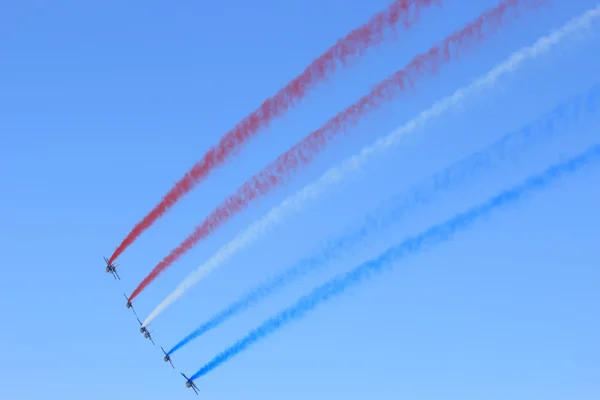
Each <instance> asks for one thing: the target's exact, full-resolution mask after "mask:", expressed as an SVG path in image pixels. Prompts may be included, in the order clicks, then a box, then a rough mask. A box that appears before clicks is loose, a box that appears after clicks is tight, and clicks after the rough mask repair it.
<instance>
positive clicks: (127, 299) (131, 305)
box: [123, 293, 139, 321]
mask: <svg viewBox="0 0 600 400" xmlns="http://www.w3.org/2000/svg"><path fill="white" fill-rule="evenodd" d="M123 296H125V301H126V302H127V303H125V307H127V308H131V311H133V313H134V314H135V316H136V317H137V313H136V312H135V310H134V309H133V303H132V302H131V301H129V297H127V295H126V294H125V293H123ZM138 321H139V320H138Z"/></svg>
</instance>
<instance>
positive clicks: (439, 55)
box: [129, 0, 544, 300]
mask: <svg viewBox="0 0 600 400" xmlns="http://www.w3.org/2000/svg"><path fill="white" fill-rule="evenodd" d="M543 2H544V0H505V1H503V2H501V3H500V4H499V5H498V6H496V7H495V8H492V9H489V10H487V11H485V12H484V13H483V14H482V15H480V16H479V17H478V18H477V19H476V20H475V21H473V22H471V23H469V24H468V25H467V26H466V27H464V28H463V29H461V30H460V31H457V32H455V33H453V34H452V35H450V36H448V37H447V38H446V39H445V40H444V41H443V42H441V43H439V44H437V45H435V46H434V47H432V48H431V49H430V50H429V51H428V52H427V53H425V54H420V55H418V56H416V57H415V58H413V60H412V61H411V62H410V63H409V64H408V65H407V66H406V67H405V68H404V69H402V70H400V71H398V72H396V73H395V74H393V75H392V76H390V77H388V78H387V79H386V80H384V81H383V82H381V83H379V84H378V85H376V86H375V87H374V88H373V89H372V90H371V92H370V93H369V94H368V95H366V96H364V97H363V98H361V99H360V100H359V101H358V102H357V103H355V104H354V105H352V106H350V107H348V108H347V109H345V110H344V111H342V112H341V113H339V114H338V115H336V116H335V117H334V118H332V119H331V120H329V121H328V122H327V123H326V124H325V125H324V126H322V127H321V128H319V129H318V130H316V131H314V132H313V133H311V134H310V135H308V136H307V137H306V138H304V139H303V140H302V141H301V142H299V143H297V144H296V145H295V146H294V147H292V148H291V149H289V150H288V151H287V152H285V153H283V154H282V155H281V156H279V158H277V160H275V162H273V163H272V164H270V165H269V166H268V167H267V168H266V169H264V170H263V171H262V172H260V173H259V174H257V175H255V176H254V177H253V178H252V179H251V180H249V181H247V182H246V183H245V184H244V185H242V186H241V187H240V188H238V190H237V192H236V193H235V194H234V195H232V196H230V197H229V198H228V199H227V200H226V201H225V202H223V203H222V204H221V205H220V206H219V207H217V208H216V209H215V210H214V211H213V212H212V213H211V214H210V215H209V216H208V217H207V218H206V219H205V220H204V222H203V223H202V225H200V226H198V227H196V229H195V231H194V233H192V234H191V235H190V236H189V237H188V238H187V239H185V240H184V241H183V242H182V243H181V244H180V245H179V247H177V248H176V249H175V250H173V251H172V252H171V254H169V255H168V256H167V257H165V258H164V259H163V260H162V261H161V262H160V263H159V264H158V265H157V266H156V267H155V268H154V269H153V270H152V272H150V274H148V276H146V278H144V280H143V281H142V282H141V283H140V284H139V285H138V287H137V288H136V289H135V290H134V291H133V293H132V294H131V296H130V297H129V300H133V299H134V298H135V297H136V296H137V295H138V294H140V292H141V291H142V290H144V289H145V288H146V286H148V285H149V284H150V282H152V281H153V280H154V279H155V278H156V277H157V276H158V275H159V274H160V273H162V271H164V270H165V269H166V268H168V267H169V266H170V265H171V264H172V263H173V262H175V261H176V260H177V259H178V258H179V257H181V256H182V255H183V254H184V253H185V252H186V251H188V250H189V249H191V248H192V247H193V246H194V245H195V244H196V243H198V242H199V241H200V240H202V239H204V238H205V237H207V236H208V235H209V234H210V233H211V232H212V231H213V230H215V229H216V228H218V227H219V226H220V225H221V224H223V223H225V222H226V221H227V220H229V219H230V218H231V217H232V216H233V215H234V214H236V213H238V212H240V211H241V210H243V209H244V208H246V206H248V204H249V203H250V202H251V201H252V200H254V199H256V198H257V197H260V196H262V195H265V194H267V193H268V192H269V191H270V190H271V189H273V188H275V187H276V186H278V185H279V184H281V183H282V182H283V181H284V180H285V179H286V178H288V177H289V176H290V175H291V174H292V173H293V172H294V171H295V170H296V169H297V168H298V167H299V166H301V165H306V164H308V163H309V162H311V161H312V160H313V159H314V157H315V156H317V155H318V154H319V152H320V151H321V150H323V149H324V148H325V146H326V145H327V143H328V142H329V141H330V140H331V139H333V138H334V137H336V136H338V135H339V134H340V133H344V132H345V131H346V129H347V128H348V127H350V126H352V125H353V124H356V123H357V122H358V121H359V119H360V118H361V117H363V116H365V115H366V114H367V113H368V112H369V111H373V110H375V109H376V108H377V107H379V106H380V105H382V104H383V103H385V102H386V101H389V100H391V99H392V98H393V97H394V95H396V94H398V93H400V92H401V91H402V90H403V89H405V87H407V86H412V84H413V83H414V81H415V80H416V79H417V78H421V77H423V76H426V75H431V74H435V73H436V72H438V69H439V68H440V67H441V66H442V65H444V64H446V63H448V62H449V61H451V60H454V59H456V58H457V57H459V56H460V55H462V54H463V53H464V52H465V51H466V50H469V49H470V48H471V47H473V45H475V44H477V43H479V42H481V41H482V40H483V39H485V38H487V37H488V36H490V35H491V34H493V33H495V32H496V31H497V30H498V29H499V28H500V27H501V25H502V24H503V23H505V22H507V21H508V20H509V19H510V18H517V17H519V16H520V14H521V11H524V9H532V8H535V7H536V6H539V5H541V3H543ZM521 7H522V9H521Z"/></svg>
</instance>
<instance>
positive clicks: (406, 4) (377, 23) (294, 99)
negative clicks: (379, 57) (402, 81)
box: [109, 0, 440, 263]
mask: <svg viewBox="0 0 600 400" xmlns="http://www.w3.org/2000/svg"><path fill="white" fill-rule="evenodd" d="M434 4H437V5H439V4H440V1H433V0H396V1H394V2H393V3H392V4H390V5H389V6H388V7H387V9H386V10H384V11H381V12H379V13H377V14H375V15H374V16H373V17H371V19H369V21H367V22H366V23H365V24H364V25H362V26H360V27H359V28H357V29H355V30H353V31H352V32H350V33H349V34H348V35H347V36H346V37H345V38H343V39H340V40H338V41H337V43H336V44H335V45H334V46H332V47H330V48H329V49H328V50H327V51H326V52H325V53H324V54H322V55H321V56H319V58H317V59H316V60H314V61H313V62H312V63H311V64H310V65H308V66H307V67H306V68H305V69H304V71H303V72H302V73H301V74H300V75H298V76H297V77H296V78H294V79H293V80H292V81H290V82H289V83H288V84H287V85H286V86H285V87H283V88H282V89H280V90H279V91H278V92H277V93H276V94H275V95H273V96H272V97H271V98H269V99H267V100H265V101H264V102H263V103H262V104H261V106H260V107H259V108H257V109H256V110H254V111H253V112H252V113H251V114H250V115H248V116H247V117H246V118H244V119H243V120H242V121H240V122H239V123H238V124H237V125H236V126H235V127H234V128H233V129H232V130H230V131H229V132H228V133H227V134H226V135H224V136H223V137H222V138H221V139H220V140H219V143H218V144H217V145H216V146H214V147H212V148H211V149H210V150H209V151H208V152H207V153H206V154H205V155H204V157H203V158H202V160H200V161H198V162H197V163H196V164H195V165H194V167H193V168H192V169H191V170H189V171H188V172H187V173H186V174H185V175H184V176H183V178H181V179H180V180H179V181H178V182H177V183H176V184H175V186H173V187H172V188H171V190H169V192H168V193H167V194H166V195H165V196H163V199H162V201H161V202H160V203H158V204H157V205H156V206H155V207H154V208H153V209H152V211H150V212H149V213H148V214H147V215H146V216H145V217H144V218H143V219H142V220H141V221H140V222H138V223H137V224H136V225H135V226H134V228H133V229H132V230H131V232H129V234H128V235H127V236H126V237H125V239H123V241H122V242H121V244H119V246H117V249H116V250H115V252H114V253H113V255H112V256H111V257H110V259H109V263H112V262H114V261H115V260H116V259H117V257H119V256H120V255H121V253H123V252H124V251H125V250H126V249H127V248H128V247H129V246H130V245H131V244H132V243H133V242H134V241H135V240H136V239H137V238H138V237H139V236H140V235H141V234H142V233H144V232H145V231H146V229H148V228H149V227H150V226H152V224H154V222H156V221H157V220H158V219H159V218H160V217H162V216H163V215H164V214H165V213H166V212H167V211H168V210H169V209H170V208H171V207H173V205H175V203H177V202H178V201H179V200H180V199H181V198H182V197H183V196H185V195H186V194H187V193H188V192H189V191H190V190H192V189H193V188H194V187H195V186H196V185H197V184H199V183H200V182H201V181H203V180H204V179H205V178H206V177H207V176H208V175H209V173H210V172H211V171H212V170H213V169H215V168H216V167H218V166H220V165H222V164H223V163H225V162H226V161H227V160H228V159H230V158H231V156H232V155H233V154H234V153H235V151H236V150H239V149H240V148H241V147H242V146H243V145H244V144H246V142H248V141H250V139H252V138H253V137H254V136H256V135H257V134H258V132H259V131H260V130H261V129H263V128H266V127H267V126H269V125H270V123H271V121H273V120H274V119H275V118H277V117H281V116H282V115H284V114H285V113H286V112H287V111H289V109H291V108H292V107H294V106H295V105H296V104H298V103H299V102H300V101H301V100H302V99H303V98H304V97H306V95H307V94H308V93H309V92H310V91H311V90H312V89H314V88H315V87H317V86H318V85H319V84H320V83H323V82H325V81H327V79H328V78H329V77H331V76H332V75H333V74H334V73H335V72H336V71H337V70H339V69H341V68H344V67H346V66H348V64H349V62H350V61H351V60H353V59H354V58H356V57H361V56H363V55H364V54H365V52H366V51H367V50H369V49H370V48H371V47H376V46H378V45H379V44H381V43H383V42H384V39H385V38H386V32H387V31H389V30H391V29H395V28H396V27H397V25H398V22H401V23H402V25H403V26H404V28H405V29H407V30H408V29H410V28H411V27H412V26H413V25H414V24H415V23H416V22H417V21H418V20H419V19H420V15H421V11H422V10H423V9H425V8H427V7H430V6H432V5H434Z"/></svg>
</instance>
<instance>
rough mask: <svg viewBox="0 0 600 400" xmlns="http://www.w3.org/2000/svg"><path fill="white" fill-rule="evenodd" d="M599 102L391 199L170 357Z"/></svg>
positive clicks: (561, 113)
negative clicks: (414, 208) (417, 207)
mask: <svg viewBox="0 0 600 400" xmlns="http://www.w3.org/2000/svg"><path fill="white" fill-rule="evenodd" d="M599 99H600V84H596V85H594V86H593V87H592V88H591V89H590V90H588V91H586V92H585V93H581V94H579V95H577V96H574V97H573V98H571V99H569V100H567V101H565V102H562V103H561V104H560V105H559V106H558V107H556V108H554V109H553V110H552V112H550V113H548V114H546V115H544V116H543V117H542V118H539V119H537V120H536V121H534V122H532V123H530V124H528V125H526V126H525V127H523V128H521V129H520V130H518V131H516V132H513V133H510V134H507V135H504V136H503V137H502V138H500V139H499V140H498V141H496V142H495V143H493V144H492V145H490V146H488V147H486V148H485V149H483V150H480V151H477V152H475V153H473V154H471V155H469V156H468V157H465V158H464V159H463V160H461V161H459V162H457V163H455V164H453V165H452V166H450V167H448V168H445V169H444V170H442V171H441V172H438V173H436V174H435V175H433V176H432V177H430V178H429V179H427V181H426V182H424V183H422V184H420V185H417V186H415V187H414V188H412V189H411V190H410V191H409V192H408V193H405V194H402V195H401V196H394V197H392V198H391V199H390V200H388V201H387V202H386V203H384V204H383V205H381V206H379V207H378V208H377V209H376V210H375V211H374V212H372V213H370V214H368V215H367V216H366V217H365V218H364V219H363V221H362V222H361V223H360V224H359V225H358V226H359V227H358V228H356V229H353V230H350V231H348V232H347V233H345V234H344V235H343V236H341V237H339V238H336V239H335V240H333V241H331V242H330V243H328V244H327V245H325V246H323V248H322V250H320V251H319V252H318V253H317V254H316V255H313V256H312V257H307V258H305V259H303V260H301V261H300V262H298V263H297V264H295V265H293V266H292V267H290V268H288V269H286V270H285V271H283V272H282V273H280V274H279V275H277V276H275V277H274V278H272V279H270V280H268V281H267V282H265V283H262V284H261V285H259V286H257V287H256V288H254V289H252V290H250V291H249V292H248V293H246V294H244V295H243V296H241V297H240V298H239V299H238V300H236V301H235V302H234V303H232V304H231V305H229V306H227V307H226V308H225V309H223V310H222V311H220V312H219V313H217V314H216V315H214V316H213V317H212V318H211V319H209V320H208V321H207V322H205V323H204V324H202V325H201V326H200V327H199V328H198V329H196V330H195V331H193V332H192V333H190V334H189V335H188V336H186V337H185V338H183V339H182V340H181V341H180V342H179V343H177V344H176V345H175V346H173V348H172V349H171V350H169V352H168V354H173V353H174V352H175V351H177V350H179V349H181V348H182V347H183V346H185V345H187V344H188V343H189V342H191V341H193V340H194V339H196V338H198V337H200V336H201V335H203V334H204V333H206V332H208V331H210V330H212V329H214V328H216V327H217V326H219V325H220V324H222V323H223V322H225V321H227V320H228V319H229V318H231V317H233V316H235V315H237V314H239V313H241V312H243V311H245V310H246V309H248V308H249V307H251V306H252V305H254V304H256V303H257V302H259V301H261V300H263V299H264V298H266V297H267V296H270V295H271V294H273V293H274V292H275V291H276V290H279V289H282V288H283V287H284V286H285V285H287V284H290V283H292V282H293V281H295V280H296V279H298V278H300V277H302V276H304V275H306V274H308V273H310V272H312V271H313V270H315V269H317V268H318V267H320V266H322V265H323V264H324V263H327V262H329V261H331V260H332V259H333V258H335V257H338V256H339V255H340V254H342V253H343V252H345V251H346V250H347V249H349V248H352V247H354V246H356V245H357V244H359V243H360V242H361V241H362V240H364V239H365V238H366V237H368V236H370V235H372V234H373V233H375V231H377V230H382V229H385V228H387V227H388V226H391V225H393V224H396V223H397V222H398V221H399V220H401V219H402V218H403V217H404V215H406V214H407V213H408V211H410V210H411V209H412V208H413V207H416V206H418V205H423V204H427V203H428V202H430V201H431V200H433V199H434V198H435V197H436V196H437V195H439V194H441V193H440V192H443V191H447V190H450V189H453V188H455V187H457V186H459V185H461V184H463V183H464V182H465V181H467V180H468V179H470V178H472V177H473V176H474V175H478V174H483V173H485V172H486V171H487V170H490V169H492V168H493V167H495V166H496V164H498V163H500V162H503V161H506V160H514V159H515V158H517V157H518V156H520V155H521V154H522V153H523V152H524V151H526V150H527V148H528V147H532V146H535V142H536V141H537V140H544V139H546V138H548V136H550V135H551V134H553V133H554V132H555V131H557V130H558V129H560V128H564V127H565V126H568V125H569V124H571V123H574V122H576V121H578V120H579V118H581V117H585V116H586V115H589V114H592V113H595V112H597V108H598V107H600V103H599V102H598V100H599Z"/></svg>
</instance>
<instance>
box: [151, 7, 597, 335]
mask: <svg viewBox="0 0 600 400" xmlns="http://www.w3.org/2000/svg"><path fill="white" fill-rule="evenodd" d="M598 17H600V4H598V5H597V6H596V7H595V8H593V9H590V10H588V11H586V12H585V13H584V14H582V15H580V16H579V17H576V18H573V19H572V20H570V21H568V22H567V23H566V24H565V25H563V26H562V27H561V28H559V29H557V30H555V31H554V32H552V33H550V34H549V35H547V36H542V37H541V38H539V39H538V40H537V41H536V42H535V43H534V44H533V45H532V46H529V47H524V48H522V49H520V50H518V51H517V52H515V53H513V54H512V55H511V56H509V57H508V58H507V59H506V60H505V61H504V62H502V63H501V64H499V65H497V66H496V67H494V68H493V69H492V70H490V71H489V72H488V73H487V74H485V75H483V76H481V77H480V78H478V79H477V80H476V81H475V82H473V83H472V84H470V85H469V86H466V87H464V88H461V89H458V90H457V91H456V92H454V94H452V95H451V96H448V97H446V98H444V99H443V100H441V101H438V102H437V103H435V104H434V105H433V106H432V107H431V108H429V109H428V110H426V111H423V112H421V114H419V115H418V116H417V117H415V118H413V119H412V120H411V121H409V122H408V123H406V124H405V125H404V126H402V127H401V128H399V129H397V130H395V131H394V132H392V133H390V134H389V135H387V136H386V137H383V138H380V139H378V140H377V141H376V142H375V143H374V144H372V145H371V146H368V147H365V148H363V149H362V150H361V151H360V153H358V154H356V155H354V156H352V157H350V158H349V159H348V160H346V161H345V162H344V163H342V164H340V165H338V166H336V167H333V168H331V169H329V170H328V171H327V172H326V173H325V174H323V176H321V178H319V179H318V180H316V181H314V182H312V183H311V184H309V185H307V186H305V187H304V188H303V189H302V190H300V191H299V192H297V193H296V194H294V195H292V196H290V197H288V198H287V199H285V200H284V201H283V202H282V203H281V204H280V205H279V206H277V207H275V208H273V209H271V210H270V211H269V213H268V214H267V215H265V216H264V217H263V218H262V219H260V220H258V221H256V222H254V223H253V224H252V225H250V227H248V228H247V229H246V230H245V231H243V232H241V233H240V234H238V235H237V236H236V237H235V238H234V239H233V240H232V241H231V242H229V243H227V244H226V245H225V246H223V247H221V248H220V249H219V250H218V251H217V253H216V254H215V255H214V256H212V257H211V258H210V259H209V260H208V261H206V262H205V263H204V264H202V265H201V266H200V267H198V269H196V271H194V272H192V273H191V274H190V275H189V276H188V277H187V278H185V280H184V281H183V282H181V283H180V284H179V286H177V288H176V289H175V290H174V291H173V292H172V293H171V294H169V295H168V296H167V297H166V298H165V299H164V300H163V301H162V302H161V303H160V304H159V305H158V306H157V307H156V308H155V309H154V310H153V311H152V312H151V313H150V315H149V316H148V318H146V320H145V321H144V324H143V325H144V326H146V325H147V324H149V323H150V321H152V320H153V319H154V318H156V316H157V315H158V314H160V313H161V312H162V311H163V310H164V309H165V308H167V306H169V305H170V304H171V303H173V302H174V301H176V300H177V299H178V298H179V297H181V295H183V293H185V291H186V290H188V289H189V288H191V287H192V286H194V285H195V284H196V283H198V282H199V281H200V280H202V279H203V278H204V277H205V276H207V275H208V274H209V273H210V272H211V271H212V270H214V269H215V268H217V267H219V266H220V265H222V264H223V263H224V262H225V261H227V260H228V259H229V258H230V257H231V256H233V255H234V254H235V253H236V252H237V251H239V250H241V249H243V248H244V247H246V246H248V245H250V244H252V243H253V242H254V241H256V240H257V239H258V238H260V237H261V236H262V235H264V234H265V233H266V232H267V231H268V230H269V229H270V228H273V227H275V226H276V225H278V224H280V223H282V222H283V221H284V219H285V217H286V216H289V215H290V214H292V213H294V212H297V211H299V210H300V209H301V208H302V207H303V206H304V205H305V204H306V202H307V201H308V200H312V199H315V198H317V197H318V196H319V195H320V194H321V193H322V192H323V191H324V190H325V189H327V188H328V187H329V186H331V185H333V184H336V183H338V182H340V181H341V180H342V178H344V176H345V175H346V174H347V173H349V172H352V171H356V170H359V169H360V168H361V166H362V165H363V164H364V163H366V162H367V161H368V160H369V159H370V158H371V157H373V156H375V155H377V153H379V152H381V151H384V150H388V149H389V148H391V147H392V146H395V145H397V144H398V143H400V140H401V139H402V137H403V136H404V135H407V134H409V133H412V132H413V131H415V130H416V129H417V128H419V127H422V126H423V125H424V124H425V123H426V122H427V121H428V120H430V119H432V118H435V117H438V116H439V115H440V114H442V113H443V112H444V111H447V110H448V109H450V108H452V107H455V106H458V105H460V104H461V102H462V101H463V100H465V99H466V98H467V97H468V96H470V95H473V94H475V93H476V92H478V91H480V90H483V89H485V88H487V87H490V86H492V85H493V84H494V83H495V82H496V81H497V80H498V79H499V78H500V77H501V76H503V75H505V74H507V73H509V72H513V71H514V70H516V69H517V68H518V67H520V66H521V64H523V62H524V61H526V60H527V59H531V58H535V57H537V56H539V55H541V54H543V53H545V52H547V51H548V50H550V48H551V47H552V46H554V45H556V44H558V43H559V42H560V41H561V40H563V39H565V38H566V37H567V36H569V35H571V34H573V33H575V32H577V31H580V30H582V29H584V28H587V27H588V26H589V25H590V23H591V22H592V21H593V20H595V19H596V18H598Z"/></svg>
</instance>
